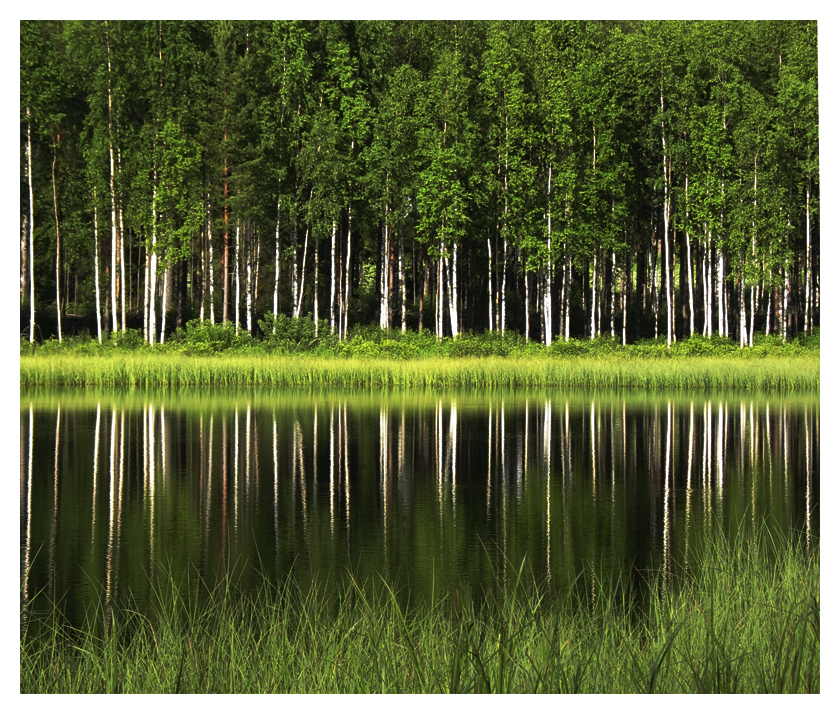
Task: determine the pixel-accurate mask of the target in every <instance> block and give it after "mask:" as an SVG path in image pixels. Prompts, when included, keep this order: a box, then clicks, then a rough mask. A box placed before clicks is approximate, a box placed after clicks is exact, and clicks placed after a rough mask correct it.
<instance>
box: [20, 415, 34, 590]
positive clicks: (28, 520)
mask: <svg viewBox="0 0 840 714" xmlns="http://www.w3.org/2000/svg"><path fill="white" fill-rule="evenodd" d="M34 420H35V416H34V412H33V410H32V402H30V403H29V463H28V467H27V474H26V553H25V556H24V562H23V572H24V580H23V599H24V601H28V600H29V567H30V563H31V562H32V441H33V439H32V434H33V426H34Z"/></svg>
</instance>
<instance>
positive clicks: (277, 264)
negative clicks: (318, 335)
mask: <svg viewBox="0 0 840 714" xmlns="http://www.w3.org/2000/svg"><path fill="white" fill-rule="evenodd" d="M279 293H280V189H279V188H278V190H277V223H276V224H275V229H274V319H275V320H277V311H278V306H279V303H278V299H279V298H278V296H279ZM273 331H274V332H276V331H277V328H276V326H275V328H274V330H273Z"/></svg>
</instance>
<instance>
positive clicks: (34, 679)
mask: <svg viewBox="0 0 840 714" xmlns="http://www.w3.org/2000/svg"><path fill="white" fill-rule="evenodd" d="M733 543H734V544H733ZM780 543H781V544H780ZM694 556H695V558H694V562H695V566H693V567H692V568H691V569H690V572H689V573H687V574H685V573H683V574H680V573H671V574H669V573H668V572H666V571H660V572H658V573H654V574H652V575H651V576H650V580H649V589H648V593H649V594H648V596H647V597H646V598H645V600H644V602H640V601H637V600H634V598H633V596H632V595H630V589H629V588H628V587H626V585H625V582H624V581H622V579H621V578H620V577H618V578H615V579H613V580H602V581H600V582H596V586H595V589H594V590H593V589H592V588H591V587H590V581H589V578H588V577H587V583H586V587H584V588H571V589H569V590H567V591H565V592H564V593H553V592H551V591H550V589H549V588H547V587H545V586H544V585H542V586H541V585H538V584H536V583H535V582H533V580H531V579H529V578H527V577H526V573H525V568H524V567H522V566H520V567H519V568H518V569H517V568H514V569H512V572H511V573H510V575H509V577H508V581H509V582H510V583H512V585H511V588H510V590H509V592H508V593H507V594H506V595H505V594H502V590H501V589H499V590H498V591H494V592H483V593H481V594H479V595H474V594H472V593H470V591H469V588H468V587H466V586H463V587H461V588H458V589H456V590H455V592H451V593H446V594H445V595H441V596H438V597H437V598H435V599H434V600H433V601H432V602H428V603H427V602H416V601H415V600H416V598H415V599H412V595H411V593H410V592H396V591H394V590H393V589H392V588H391V587H390V586H389V584H388V583H387V582H385V581H384V580H380V581H379V582H378V583H370V582H368V583H360V582H358V581H357V580H356V579H355V578H354V577H353V575H352V574H348V575H347V576H346V578H344V580H343V581H342V585H340V586H339V587H338V588H337V589H336V590H335V591H334V592H330V593H327V592H326V591H325V590H323V589H319V587H318V586H315V587H313V588H312V589H310V590H308V591H306V592H304V591H302V590H301V589H300V588H299V587H298V586H297V585H296V584H295V583H294V582H293V581H292V580H291V579H289V580H286V581H285V582H284V583H282V584H280V585H276V584H273V583H268V582H265V583H264V585H263V587H262V588H261V589H259V590H258V592H256V593H251V594H247V593H242V592H239V591H238V589H237V586H236V582H235V579H233V580H226V581H224V584H223V585H220V586H219V587H218V588H216V589H215V590H213V591H212V592H209V593H207V594H206V596H205V597H200V596H199V593H200V591H201V583H200V580H198V579H197V578H195V576H194V575H193V576H190V575H189V574H187V575H186V576H184V577H183V578H182V577H178V576H176V575H175V574H172V573H170V574H169V577H168V578H164V579H163V580H158V581H157V582H158V584H157V585H156V586H155V589H154V597H153V602H152V603H151V604H150V605H149V607H146V608H140V607H139V606H137V605H136V604H134V605H131V604H127V605H120V606H114V607H112V608H110V609H106V608H104V607H102V608H100V609H99V610H98V611H96V612H91V613H88V617H87V619H86V622H85V624H84V625H83V626H81V627H80V628H76V629H74V628H70V627H68V626H67V625H66V624H65V623H64V622H63V620H62V616H61V614H60V607H58V606H56V607H55V608H54V611H53V612H52V614H51V615H50V616H49V617H48V618H47V620H46V622H45V623H44V624H43V626H41V627H35V626H34V624H32V621H27V622H28V624H26V625H24V626H23V628H22V634H21V644H20V677H21V680H20V691H21V692H22V693H23V692H125V693H129V692H169V693H175V692H211V693H212V692H263V693H265V692H299V693H310V692H320V693H327V692H344V693H352V692H420V693H426V692H437V693H442V692H493V693H496V692H522V693H537V692H546V693H551V692H554V693H564V692H603V693H605V692H614V693H628V692H674V693H682V692H693V693H702V692H730V693H750V692H753V693H759V692H773V693H781V692H788V693H792V692H800V693H804V692H814V693H817V692H819V691H820V648H819V637H820V607H819V545H818V544H817V545H816V546H814V547H813V548H812V549H811V550H810V552H806V550H805V549H804V548H803V547H802V544H800V543H796V542H791V541H781V542H780V541H778V539H774V538H772V537H770V534H769V533H768V532H767V529H760V530H759V532H758V534H757V535H756V536H748V537H740V536H739V537H736V538H734V539H731V540H730V539H727V538H726V536H725V535H724V534H722V533H720V532H719V533H718V534H717V535H716V536H714V537H712V538H710V539H709V540H708V541H707V542H706V545H705V546H704V549H703V550H702V551H701V552H698V553H695V554H694ZM190 577H192V580H189V578H190ZM184 578H186V580H185V579H184Z"/></svg>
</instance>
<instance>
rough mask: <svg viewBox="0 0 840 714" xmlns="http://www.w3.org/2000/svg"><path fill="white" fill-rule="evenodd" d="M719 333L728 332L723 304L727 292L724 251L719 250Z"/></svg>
mask: <svg viewBox="0 0 840 714" xmlns="http://www.w3.org/2000/svg"><path fill="white" fill-rule="evenodd" d="M717 287H718V334H719V335H725V334H726V322H727V320H726V308H725V306H724V304H723V294H724V293H725V292H726V282H725V279H724V277H723V251H722V250H718V278H717Z"/></svg>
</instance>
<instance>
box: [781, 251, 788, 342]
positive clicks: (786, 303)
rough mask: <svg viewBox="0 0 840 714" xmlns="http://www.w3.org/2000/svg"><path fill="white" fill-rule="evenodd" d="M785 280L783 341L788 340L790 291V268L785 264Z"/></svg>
mask: <svg viewBox="0 0 840 714" xmlns="http://www.w3.org/2000/svg"><path fill="white" fill-rule="evenodd" d="M784 277H785V281H784V286H783V288H782V292H783V295H784V297H783V298H782V329H781V332H782V341H784V342H787V335H788V291H789V276H788V269H787V266H785V273H784Z"/></svg>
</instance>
